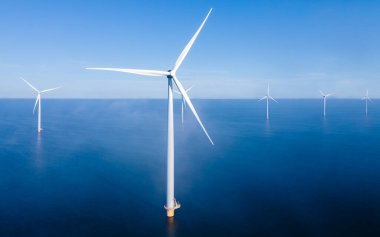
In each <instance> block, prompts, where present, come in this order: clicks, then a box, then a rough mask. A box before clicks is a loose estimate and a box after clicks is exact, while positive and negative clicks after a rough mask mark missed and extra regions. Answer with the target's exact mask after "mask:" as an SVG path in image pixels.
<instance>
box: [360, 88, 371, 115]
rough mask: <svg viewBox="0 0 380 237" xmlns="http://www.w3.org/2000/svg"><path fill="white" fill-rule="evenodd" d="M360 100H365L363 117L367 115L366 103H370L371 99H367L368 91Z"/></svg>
mask: <svg viewBox="0 0 380 237" xmlns="http://www.w3.org/2000/svg"><path fill="white" fill-rule="evenodd" d="M362 100H365V115H366V116H367V115H368V101H371V102H372V100H371V98H369V96H368V90H367V93H366V94H365V96H364V97H363V98H362Z"/></svg>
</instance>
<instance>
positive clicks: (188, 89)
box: [186, 86, 194, 92]
mask: <svg viewBox="0 0 380 237" xmlns="http://www.w3.org/2000/svg"><path fill="white" fill-rule="evenodd" d="M193 87H194V86H190V87H189V88H187V90H186V92H189V91H191V89H193Z"/></svg>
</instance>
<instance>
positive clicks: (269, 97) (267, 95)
mask: <svg viewBox="0 0 380 237" xmlns="http://www.w3.org/2000/svg"><path fill="white" fill-rule="evenodd" d="M264 99H266V101H267V120H269V99H271V100H273V101H275V102H276V103H278V101H277V100H275V99H273V97H272V96H270V95H269V84H268V89H267V94H266V95H265V96H264V97H263V98H261V99H259V101H261V100H264Z"/></svg>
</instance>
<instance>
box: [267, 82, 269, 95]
mask: <svg viewBox="0 0 380 237" xmlns="http://www.w3.org/2000/svg"><path fill="white" fill-rule="evenodd" d="M267 95H269V83H268V90H267Z"/></svg>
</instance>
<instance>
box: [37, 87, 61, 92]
mask: <svg viewBox="0 0 380 237" xmlns="http://www.w3.org/2000/svg"><path fill="white" fill-rule="evenodd" d="M61 87H62V86H58V87H54V88H50V89H46V90H43V91H41V92H40V93H44V92H48V91H53V90H57V89H59V88H61Z"/></svg>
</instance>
